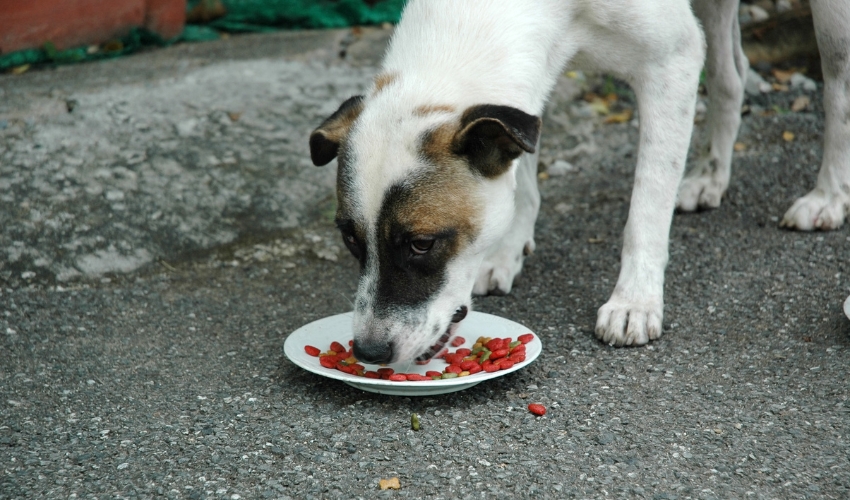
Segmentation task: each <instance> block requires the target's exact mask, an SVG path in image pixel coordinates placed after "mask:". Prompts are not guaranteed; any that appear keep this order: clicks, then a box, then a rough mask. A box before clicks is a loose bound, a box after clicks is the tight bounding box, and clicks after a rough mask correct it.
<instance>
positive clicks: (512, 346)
mask: <svg viewBox="0 0 850 500" xmlns="http://www.w3.org/2000/svg"><path fill="white" fill-rule="evenodd" d="M520 344H522V342H520V341H519V340H515V341H513V342H511V343H510V344H508V349H513V348H514V347H516V346H518V345H520Z"/></svg>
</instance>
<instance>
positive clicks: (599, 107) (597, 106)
mask: <svg viewBox="0 0 850 500" xmlns="http://www.w3.org/2000/svg"><path fill="white" fill-rule="evenodd" d="M589 106H590V109H592V110H593V112H594V113H596V114H597V115H607V114H608V113H610V112H611V110H610V109H608V103H607V102H605V101H604V100H603V99H602V98H600V97H597V98H595V99H594V100H592V101H590V105H589Z"/></svg>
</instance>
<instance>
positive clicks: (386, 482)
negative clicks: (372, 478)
mask: <svg viewBox="0 0 850 500" xmlns="http://www.w3.org/2000/svg"><path fill="white" fill-rule="evenodd" d="M378 486H380V487H381V489H382V490H399V489H401V484H399V482H398V478H397V477H394V478H391V479H381V480H380V481H378Z"/></svg>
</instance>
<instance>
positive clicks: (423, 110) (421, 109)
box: [413, 104, 455, 116]
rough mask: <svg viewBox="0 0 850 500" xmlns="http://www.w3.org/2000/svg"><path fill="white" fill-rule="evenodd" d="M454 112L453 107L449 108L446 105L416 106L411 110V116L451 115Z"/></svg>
mask: <svg viewBox="0 0 850 500" xmlns="http://www.w3.org/2000/svg"><path fill="white" fill-rule="evenodd" d="M454 110H455V108H454V106H450V105H448V104H431V105H427V106H426V105H423V106H418V107H417V108H416V109H414V110H413V114H414V115H416V116H426V115H430V114H431V113H451V112H453V111H454Z"/></svg>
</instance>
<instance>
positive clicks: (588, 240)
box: [587, 238, 605, 244]
mask: <svg viewBox="0 0 850 500" xmlns="http://www.w3.org/2000/svg"><path fill="white" fill-rule="evenodd" d="M603 241H605V240H604V239H602V238H588V239H587V242H588V243H592V244H596V243H602V242H603Z"/></svg>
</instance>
